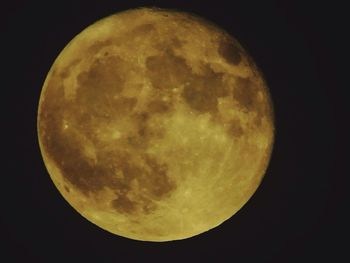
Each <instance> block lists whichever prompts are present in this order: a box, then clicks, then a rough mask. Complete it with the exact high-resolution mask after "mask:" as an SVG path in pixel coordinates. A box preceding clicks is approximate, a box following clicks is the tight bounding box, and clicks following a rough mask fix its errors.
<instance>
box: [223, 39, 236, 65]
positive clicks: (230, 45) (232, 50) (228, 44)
mask: <svg viewBox="0 0 350 263" xmlns="http://www.w3.org/2000/svg"><path fill="white" fill-rule="evenodd" d="M218 52H219V54H220V55H221V56H222V57H223V58H224V59H225V60H226V62H228V63H230V64H232V65H238V64H239V63H240V62H241V60H242V57H241V54H240V49H239V48H238V47H237V44H235V43H234V42H233V40H228V39H226V38H225V39H223V40H221V41H220V42H219V48H218Z"/></svg>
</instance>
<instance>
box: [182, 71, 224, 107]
mask: <svg viewBox="0 0 350 263" xmlns="http://www.w3.org/2000/svg"><path fill="white" fill-rule="evenodd" d="M203 71H204V73H203V74H192V75H191V76H190V79H189V82H188V85H186V86H185V87H184V90H183V93H182V97H183V98H184V100H185V101H186V102H187V104H188V105H189V106H190V107H191V108H192V109H194V110H196V111H198V112H200V113H205V112H210V113H216V112H217V104H218V101H217V99H218V97H224V96H227V95H228V90H227V89H226V87H225V85H224V84H223V81H222V76H223V74H222V73H216V72H214V71H213V70H212V69H211V68H210V67H209V66H208V65H204V67H203Z"/></svg>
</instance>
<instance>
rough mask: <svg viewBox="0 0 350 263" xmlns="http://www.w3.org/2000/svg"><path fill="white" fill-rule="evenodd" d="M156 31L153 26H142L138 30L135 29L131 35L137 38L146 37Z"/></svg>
mask: <svg viewBox="0 0 350 263" xmlns="http://www.w3.org/2000/svg"><path fill="white" fill-rule="evenodd" d="M154 31H156V27H155V26H154V25H153V24H142V25H140V26H138V27H136V28H134V29H133V30H132V34H131V35H135V36H138V37H139V36H140V35H145V34H149V33H151V32H154Z"/></svg>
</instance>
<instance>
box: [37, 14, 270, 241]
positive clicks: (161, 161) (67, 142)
mask: <svg viewBox="0 0 350 263" xmlns="http://www.w3.org/2000/svg"><path fill="white" fill-rule="evenodd" d="M38 138H39V144H40V149H41V153H42V156H43V160H44V162H45V165H46V167H47V170H48V172H49V174H50V177H51V178H52V180H53V182H54V184H55V185H56V187H57V188H58V190H59V192H60V193H61V194H62V196H63V197H64V198H65V199H66V200H67V201H68V203H69V204H70V205H71V206H72V207H73V208H74V209H75V210H77V211H78V212H79V213H80V214H81V215H82V216H83V217H85V218H86V219H88V220H89V221H91V222H92V223H94V224H96V225H97V226H99V227H101V228H103V229H105V230H107V231H109V232H111V233H114V234H117V235H120V236H123V237H127V238H131V239H136V240H144V241H169V240H178V239H184V238H188V237H192V236H195V235H198V234H200V233H203V232H205V231H208V230H210V229H212V228H214V227H216V226H218V225H220V224H221V223H223V222H224V221H225V220H227V219H229V218H230V217H231V216H232V215H234V214H235V213H236V212H237V211H238V210H239V209H240V208H241V207H242V206H243V205H244V204H245V203H246V202H247V201H248V199H249V198H250V197H251V196H252V195H253V193H254V192H255V190H256V189H257V187H258V186H259V184H260V182H261V180H262V178H263V176H264V174H265V171H266V168H267V165H268V162H269V159H270V154H271V149H272V145H273V139H274V119H273V108H272V103H271V99H270V94H269V90H268V87H267V85H266V82H265V81H264V78H263V76H262V74H261V73H260V71H259V70H258V68H257V66H256V65H255V64H254V62H253V60H252V59H251V57H250V56H249V55H248V54H247V52H246V51H245V50H244V49H243V48H242V46H241V45H240V44H239V43H238V42H237V41H236V40H235V39H234V38H233V37H232V36H230V35H229V34H228V33H227V32H225V31H224V30H222V29H220V28H218V27H217V26H216V25H214V24H212V23H210V22H207V21H206V20H204V19H202V18H199V17H197V16H195V15H192V14H187V13H184V12H179V11H172V10H163V9H156V8H140V9H134V10H128V11H124V12H121V13H117V14H115V15H112V16H109V17H107V18H104V19H102V20H100V21H98V22H96V23H94V24H93V25H91V26H89V27H87V28H86V29H85V30H83V31H82V32H81V33H80V34H78V35H77V36H76V37H75V38H74V39H73V40H72V41H71V42H70V43H69V44H68V45H67V46H66V47H65V48H64V49H63V50H62V52H61V53H60V54H59V56H58V57H57V59H56V60H55V62H54V64H53V65H52V67H51V69H50V71H49V73H48V75H47V77H46V80H45V83H44V85H43V89H42V92H41V96H40V101H39V108H38Z"/></svg>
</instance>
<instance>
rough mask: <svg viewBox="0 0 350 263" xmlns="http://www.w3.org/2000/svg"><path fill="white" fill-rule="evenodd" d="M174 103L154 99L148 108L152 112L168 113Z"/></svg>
mask: <svg viewBox="0 0 350 263" xmlns="http://www.w3.org/2000/svg"><path fill="white" fill-rule="evenodd" d="M171 108H172V105H171V104H170V103H169V102H166V101H162V100H152V101H150V102H149V103H148V107H147V109H148V110H149V112H151V113H166V112H168V111H170V109H171Z"/></svg>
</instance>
